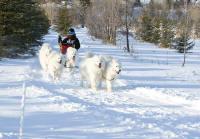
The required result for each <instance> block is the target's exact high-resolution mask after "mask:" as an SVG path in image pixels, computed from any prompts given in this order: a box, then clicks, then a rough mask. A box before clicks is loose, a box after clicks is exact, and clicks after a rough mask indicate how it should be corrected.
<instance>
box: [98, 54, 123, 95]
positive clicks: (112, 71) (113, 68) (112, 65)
mask: <svg viewBox="0 0 200 139" xmlns="http://www.w3.org/2000/svg"><path fill="white" fill-rule="evenodd" d="M102 57H103V59H104V61H105V68H104V70H103V73H102V80H104V81H105V83H106V88H107V91H108V92H112V84H113V81H114V80H115V79H116V78H117V76H118V74H119V73H120V72H121V63H120V62H118V61H117V60H115V59H113V58H112V57H110V56H106V55H104V56H102Z"/></svg>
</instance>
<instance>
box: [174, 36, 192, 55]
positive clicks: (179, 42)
mask: <svg viewBox="0 0 200 139" xmlns="http://www.w3.org/2000/svg"><path fill="white" fill-rule="evenodd" d="M194 45H195V43H194V41H192V40H191V39H190V37H189V36H185V35H184V34H182V35H181V36H180V37H178V38H176V39H175V43H174V45H173V48H174V49H176V50H178V52H179V53H184V47H185V46H186V47H185V49H186V52H187V51H188V50H190V49H192V48H193V46H194Z"/></svg>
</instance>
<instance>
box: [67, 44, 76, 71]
mask: <svg viewBox="0 0 200 139" xmlns="http://www.w3.org/2000/svg"><path fill="white" fill-rule="evenodd" d="M77 58H78V56H77V50H76V49H75V48H73V47H69V48H68V49H67V54H66V60H65V67H66V69H67V72H69V73H72V74H73V73H74V69H75V67H76V63H77Z"/></svg>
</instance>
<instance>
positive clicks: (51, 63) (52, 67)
mask: <svg viewBox="0 0 200 139" xmlns="http://www.w3.org/2000/svg"><path fill="white" fill-rule="evenodd" d="M62 69H63V64H62V56H61V54H59V53H58V52H57V51H51V53H50V54H49V56H48V73H49V74H50V75H51V76H52V77H53V79H54V80H59V79H60V77H61V74H62Z"/></svg>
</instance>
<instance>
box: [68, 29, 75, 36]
mask: <svg viewBox="0 0 200 139" xmlns="http://www.w3.org/2000/svg"><path fill="white" fill-rule="evenodd" d="M67 34H68V35H75V31H74V29H73V28H69V29H68V33H67Z"/></svg>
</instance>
